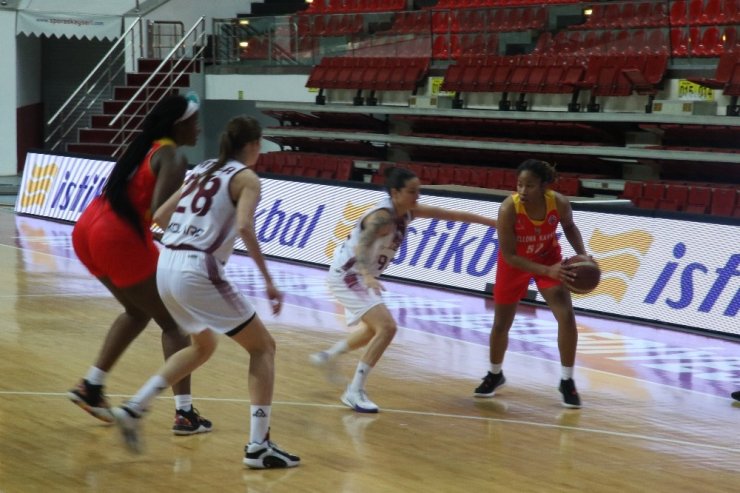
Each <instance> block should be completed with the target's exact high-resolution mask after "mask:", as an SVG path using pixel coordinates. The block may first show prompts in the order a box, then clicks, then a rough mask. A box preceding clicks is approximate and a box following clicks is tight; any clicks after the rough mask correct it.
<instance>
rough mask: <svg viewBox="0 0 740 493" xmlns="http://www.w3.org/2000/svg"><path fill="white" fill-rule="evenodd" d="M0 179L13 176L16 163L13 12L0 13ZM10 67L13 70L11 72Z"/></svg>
mask: <svg viewBox="0 0 740 493" xmlns="http://www.w3.org/2000/svg"><path fill="white" fill-rule="evenodd" d="M0 47H2V48H0V67H9V68H8V69H6V70H0V88H2V90H0V115H3V117H2V118H0V176H8V175H15V174H16V169H17V166H18V163H17V162H16V161H17V160H18V159H17V146H16V135H17V133H18V126H17V124H16V117H15V115H16V108H17V107H18V101H17V96H16V94H17V92H18V90H17V87H18V79H19V78H20V76H19V75H17V72H16V69H15V67H16V57H17V55H16V40H15V11H14V10H5V9H0ZM10 67H12V68H10Z"/></svg>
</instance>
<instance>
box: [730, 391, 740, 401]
mask: <svg viewBox="0 0 740 493" xmlns="http://www.w3.org/2000/svg"><path fill="white" fill-rule="evenodd" d="M730 396H731V397H732V398H733V399H735V400H736V401H740V390H738V391H737V392H733V393H732V394H730Z"/></svg>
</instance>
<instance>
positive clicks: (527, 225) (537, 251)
mask: <svg viewBox="0 0 740 493" xmlns="http://www.w3.org/2000/svg"><path fill="white" fill-rule="evenodd" d="M512 199H513V201H514V210H515V211H516V222H515V224H514V234H515V235H516V254H517V255H518V256H520V257H524V258H526V259H528V260H531V261H532V262H537V263H538V264H543V265H553V264H556V263H558V262H560V261H561V260H562V256H561V254H560V243H559V242H558V238H557V236H556V231H557V228H558V224H559V223H560V215H559V214H558V208H557V204H556V203H555V192H553V191H552V190H547V191H546V192H545V205H546V211H547V212H546V213H545V218H544V219H543V220H542V221H535V220H533V219H531V218H530V217H529V216H528V215H527V211H526V209H525V208H524V204H523V203H522V202H521V200H520V198H519V194H518V193H516V194H514V195H513V196H512ZM532 278H534V280H535V283H536V284H537V288H538V289H539V290H540V291H542V290H543V289H547V288H550V287H553V286H557V285H559V284H560V281H558V280H555V279H552V278H550V277H547V276H540V275H535V274H532V273H531V272H526V271H523V270H521V269H517V268H516V267H513V266H511V265H509V264H507V263H506V261H505V260H504V256H503V255H501V253H499V256H498V262H497V264H496V283H495V285H494V290H493V299H494V300H495V301H496V303H502V304H509V303H517V302H518V301H519V300H520V299H522V297H524V295H525V294H526V292H527V286H528V285H529V281H530V280H531V279H532Z"/></svg>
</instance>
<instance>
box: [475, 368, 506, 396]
mask: <svg viewBox="0 0 740 493" xmlns="http://www.w3.org/2000/svg"><path fill="white" fill-rule="evenodd" d="M505 383H506V377H504V372H501V373H496V374H493V373H491V372H490V371H489V372H488V374H486V376H485V377H483V382H481V384H480V385H478V387H477V388H476V389H475V392H473V395H474V396H475V397H493V396H494V395H496V389H497V388H499V387H503V386H504V384H505Z"/></svg>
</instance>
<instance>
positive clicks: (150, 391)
mask: <svg viewBox="0 0 740 493" xmlns="http://www.w3.org/2000/svg"><path fill="white" fill-rule="evenodd" d="M167 387H169V385H167V381H166V380H165V379H164V378H162V377H161V376H159V375H154V376H153V377H151V378H150V379H149V380H147V382H146V383H145V384H144V385H143V386H142V387H141V388H140V389H139V391H138V392H137V393H136V395H135V396H133V397H132V398H131V399H130V400H129V401H127V402H126V406H127V407H130V408H131V410H132V411H134V412H136V413H139V414H142V413H144V412H145V411H146V410H147V409H148V408H149V403H150V402H151V401H152V399H154V398H155V397H157V396H158V395H159V394H161V393H162V392H163V391H164V390H165V389H167Z"/></svg>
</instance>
